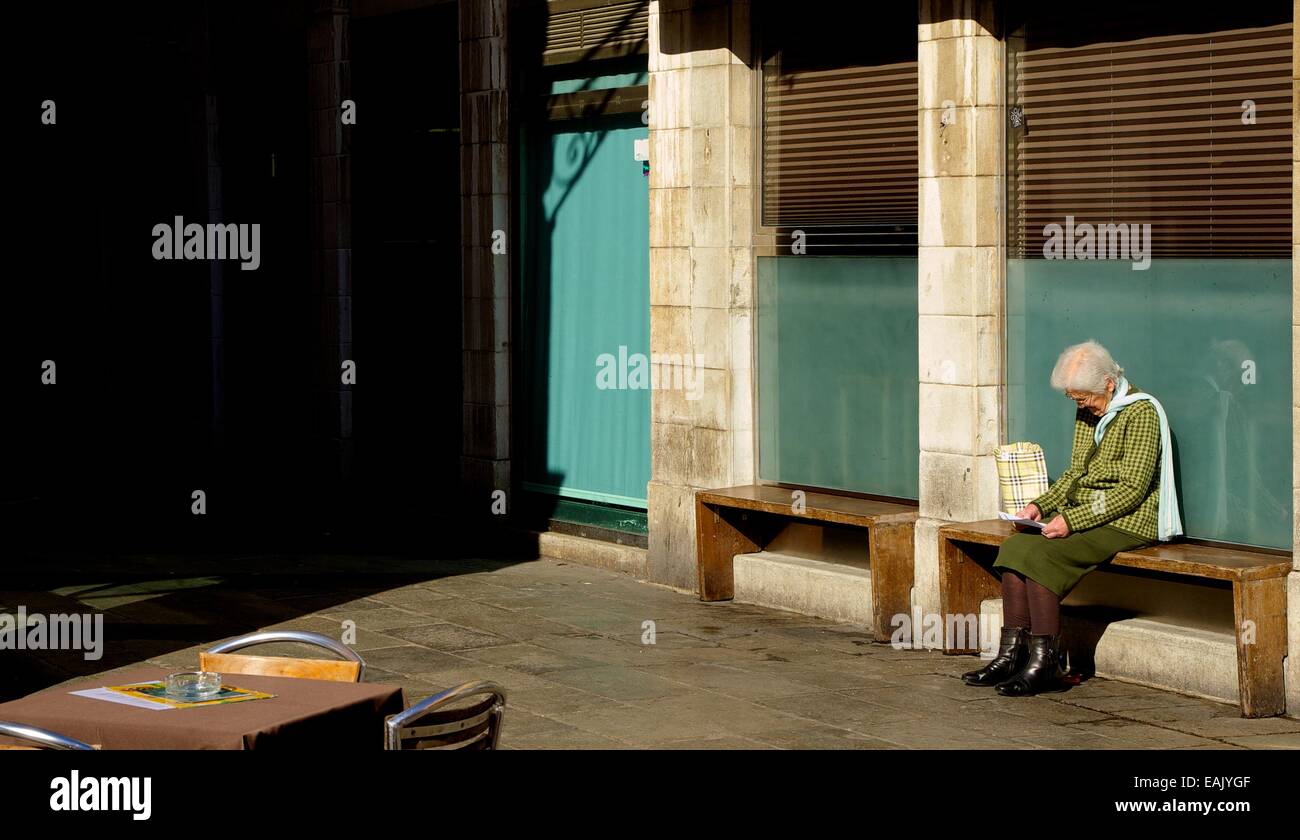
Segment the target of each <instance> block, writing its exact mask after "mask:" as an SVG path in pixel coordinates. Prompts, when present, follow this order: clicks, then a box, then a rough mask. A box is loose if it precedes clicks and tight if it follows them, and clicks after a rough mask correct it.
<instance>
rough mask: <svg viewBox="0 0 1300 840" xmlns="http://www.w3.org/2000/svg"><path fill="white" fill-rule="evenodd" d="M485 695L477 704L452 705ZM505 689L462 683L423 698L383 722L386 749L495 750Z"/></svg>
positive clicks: (488, 684)
mask: <svg viewBox="0 0 1300 840" xmlns="http://www.w3.org/2000/svg"><path fill="white" fill-rule="evenodd" d="M483 695H486V696H485V697H484V698H483V699H482V700H480V701H478V702H477V703H472V704H469V705H466V706H461V707H457V708H450V707H451V706H452V704H453V703H457V702H460V701H464V700H467V699H471V698H474V697H479V696H483ZM505 704H506V693H505V689H503V688H501V687H500V686H499V685H497V684H495V683H490V682H477V683H465V684H464V685H458V686H456V687H454V688H449V689H447V690H446V691H443V692H440V693H438V694H435V695H433V696H432V697H429V698H426V699H425V700H422V701H421V702H419V703H416V704H415V705H414V706H412V707H411V708H409V709H407V710H406V711H404V712H401V713H400V714H396V715H389V716H388V718H387V719H386V720H385V721H384V748H385V749H390V750H411V749H415V750H423V749H430V750H459V749H487V750H491V749H496V745H497V740H498V739H499V738H500V735H501V719H502V716H503V715H504V714H505Z"/></svg>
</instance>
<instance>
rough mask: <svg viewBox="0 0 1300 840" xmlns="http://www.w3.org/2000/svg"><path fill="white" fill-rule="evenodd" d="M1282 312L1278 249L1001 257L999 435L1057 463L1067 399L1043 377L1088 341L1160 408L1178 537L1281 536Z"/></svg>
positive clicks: (1285, 263) (1286, 458) (1066, 437)
mask: <svg viewBox="0 0 1300 840" xmlns="http://www.w3.org/2000/svg"><path fill="white" fill-rule="evenodd" d="M1290 313H1291V261H1290V260H1284V259H1253V260H1252V259H1231V260H1229V259H1218V260H1212V259H1173V258H1165V259H1156V260H1153V261H1152V262H1151V265H1150V267H1149V268H1148V269H1147V270H1145V271H1134V270H1133V269H1132V267H1131V265H1130V263H1129V262H1127V261H1121V260H1107V261H1071V260H1040V259H1032V260H1008V262H1007V382H1008V391H1007V416H1008V429H1007V431H1008V434H1009V439H1010V440H1012V441H1017V440H1029V441H1035V442H1037V443H1039V444H1041V445H1042V446H1043V448H1044V449H1045V450H1046V454H1047V464H1048V470H1049V472H1050V473H1051V474H1052V476H1053V477H1055V476H1056V475H1059V474H1060V472H1061V471H1062V470H1064V469H1065V467H1066V466H1067V465H1068V463H1069V456H1070V436H1071V428H1072V422H1073V417H1074V411H1075V408H1074V404H1073V403H1071V402H1069V401H1068V400H1066V398H1065V397H1064V396H1062V395H1060V394H1059V393H1057V392H1056V391H1053V390H1052V389H1051V387H1050V385H1049V379H1050V377H1051V372H1052V367H1053V365H1054V364H1055V363H1056V359H1057V356H1058V355H1059V354H1060V352H1061V351H1062V350H1064V349H1065V348H1066V347H1067V346H1069V345H1071V344H1075V343H1078V342H1080V341H1086V340H1088V339H1096V340H1097V341H1099V342H1101V343H1102V344H1104V345H1105V346H1106V348H1107V349H1109V350H1110V351H1111V354H1112V355H1113V356H1114V357H1115V360H1116V361H1117V362H1119V364H1120V365H1122V366H1123V367H1124V369H1125V375H1126V376H1127V377H1128V379H1129V381H1131V382H1133V383H1134V384H1136V385H1137V386H1138V387H1140V388H1142V389H1143V390H1144V391H1148V392H1150V393H1151V394H1153V395H1155V396H1156V397H1157V398H1158V399H1159V400H1160V402H1161V403H1162V404H1163V405H1164V406H1165V409H1166V411H1167V412H1168V415H1169V423H1170V427H1171V429H1172V432H1173V437H1174V454H1175V458H1176V464H1175V466H1176V468H1177V471H1178V483H1179V490H1180V494H1179V495H1180V499H1181V504H1182V508H1181V510H1182V515H1183V527H1184V529H1185V530H1186V531H1187V534H1188V536H1191V537H1199V538H1203V539H1213V540H1222V541H1225V542H1234V543H1244V544H1250V545H1259V546H1266V547H1275V548H1288V547H1290V545H1291V515H1292V514H1291V318H1290Z"/></svg>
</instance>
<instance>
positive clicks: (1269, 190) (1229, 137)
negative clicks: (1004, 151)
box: [1007, 4, 1292, 258]
mask: <svg viewBox="0 0 1300 840" xmlns="http://www.w3.org/2000/svg"><path fill="white" fill-rule="evenodd" d="M1289 5H1290V4H1287V6H1288V7H1289ZM1117 8H1119V7H1117ZM1185 13H1186V9H1182V8H1176V7H1169V6H1166V7H1165V12H1164V15H1163V18H1164V19H1163V20H1162V21H1161V26H1159V27H1158V29H1163V30H1165V31H1156V32H1151V31H1150V30H1146V31H1142V30H1138V31H1134V32H1123V31H1117V30H1115V29H1112V30H1110V31H1105V32H1095V33H1092V35H1091V37H1089V36H1088V35H1087V34H1085V33H1080V32H1078V31H1077V30H1076V31H1069V30H1068V29H1067V28H1065V27H1063V26H1062V24H1061V23H1059V22H1051V21H1045V22H1044V23H1043V24H1041V25H1035V23H1034V22H1033V21H1032V20H1031V21H1030V22H1029V23H1028V24H1027V25H1026V26H1025V28H1024V29H1023V30H1021V32H1020V33H1019V34H1018V35H1015V36H1013V37H1012V38H1011V39H1009V43H1008V53H1009V64H1008V68H1009V82H1010V102H1011V105H1012V106H1013V108H1012V114H1011V120H1010V124H1009V125H1008V129H1007V130H1008V192H1007V220H1008V231H1007V240H1008V241H1007V244H1008V250H1009V252H1010V256H1012V257H1022V258H1024V257H1028V258H1041V257H1043V246H1044V243H1045V241H1046V237H1045V233H1044V228H1045V227H1046V226H1047V225H1049V224H1053V223H1054V224H1057V225H1062V226H1065V225H1066V224H1067V217H1073V221H1074V224H1075V225H1076V226H1077V225H1079V224H1082V223H1087V224H1092V225H1108V224H1115V225H1119V224H1126V225H1133V224H1137V225H1142V224H1150V225H1151V240H1150V242H1151V256H1153V257H1162V256H1165V257H1289V256H1290V255H1291V178H1292V172H1291V170H1292V165H1291V108H1292V103H1291V29H1292V24H1291V21H1290V10H1289V8H1287V9H1286V11H1285V14H1279V15H1277V16H1276V17H1277V19H1275V20H1273V21H1267V20H1263V21H1261V20H1259V19H1254V20H1249V21H1243V20H1238V21H1236V22H1230V21H1225V20H1223V19H1222V17H1221V18H1220V19H1219V20H1217V21H1214V22H1213V23H1207V24H1206V25H1207V26H1208V27H1212V28H1210V29H1208V31H1206V30H1202V31H1196V26H1197V23H1196V21H1194V20H1193V21H1188V22H1186V23H1183V22H1182V19H1183V18H1184V17H1185ZM1218 13H1219V14H1220V15H1221V16H1226V15H1224V13H1223V10H1222V9H1219V10H1218ZM1123 17H1124V16H1123V15H1122V14H1120V15H1117V16H1116V18H1117V19H1122V18H1123ZM1180 26H1181V27H1182V28H1183V31H1167V30H1168V29H1170V28H1172V27H1180ZM1189 30H1190V31H1189ZM1247 100H1249V101H1250V102H1253V103H1254V107H1253V111H1254V114H1253V122H1250V121H1249V120H1243V115H1247V116H1249V113H1248V109H1249V105H1248V104H1245V105H1244V104H1243V103H1247ZM1017 109H1019V110H1020V111H1021V112H1022V113H1023V125H1022V126H1019V127H1018V126H1017V125H1016V122H1017V121H1018V120H1019V118H1020V114H1017V113H1016V111H1017Z"/></svg>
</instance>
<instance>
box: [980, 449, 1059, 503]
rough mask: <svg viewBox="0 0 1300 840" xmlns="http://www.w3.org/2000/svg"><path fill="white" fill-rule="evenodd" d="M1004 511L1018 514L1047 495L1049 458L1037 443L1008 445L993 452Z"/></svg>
mask: <svg viewBox="0 0 1300 840" xmlns="http://www.w3.org/2000/svg"><path fill="white" fill-rule="evenodd" d="M993 457H994V459H995V460H996V461H997V464H998V489H999V490H1000V491H1001V493H1000V495H1001V497H1002V511H1003V512H1004V513H1015V512H1016V511H1018V510H1020V509H1021V508H1022V507H1024V506H1025V505H1027V504H1029V503H1030V502H1032V501H1033V500H1034V499H1037V498H1038V497H1039V496H1041V495H1043V494H1044V493H1046V492H1047V487H1048V481H1047V459H1046V458H1045V457H1044V456H1043V448H1042V447H1041V446H1039V445H1038V444H1036V443H1008V444H1004V445H1002V446H999V447H997V448H996V449H994V450H993Z"/></svg>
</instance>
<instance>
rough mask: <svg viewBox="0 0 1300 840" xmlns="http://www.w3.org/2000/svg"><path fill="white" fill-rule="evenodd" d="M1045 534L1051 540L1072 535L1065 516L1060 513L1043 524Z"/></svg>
mask: <svg viewBox="0 0 1300 840" xmlns="http://www.w3.org/2000/svg"><path fill="white" fill-rule="evenodd" d="M1043 536H1045V537H1047V538H1048V539H1049V540H1056V539H1060V538H1061V537H1068V536H1070V526H1069V525H1067V524H1065V517H1064V516H1061V514H1059V513H1058V514H1057V515H1056V516H1054V517H1053V518H1052V521H1051V522H1048V523H1047V524H1046V525H1044V526H1043Z"/></svg>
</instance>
